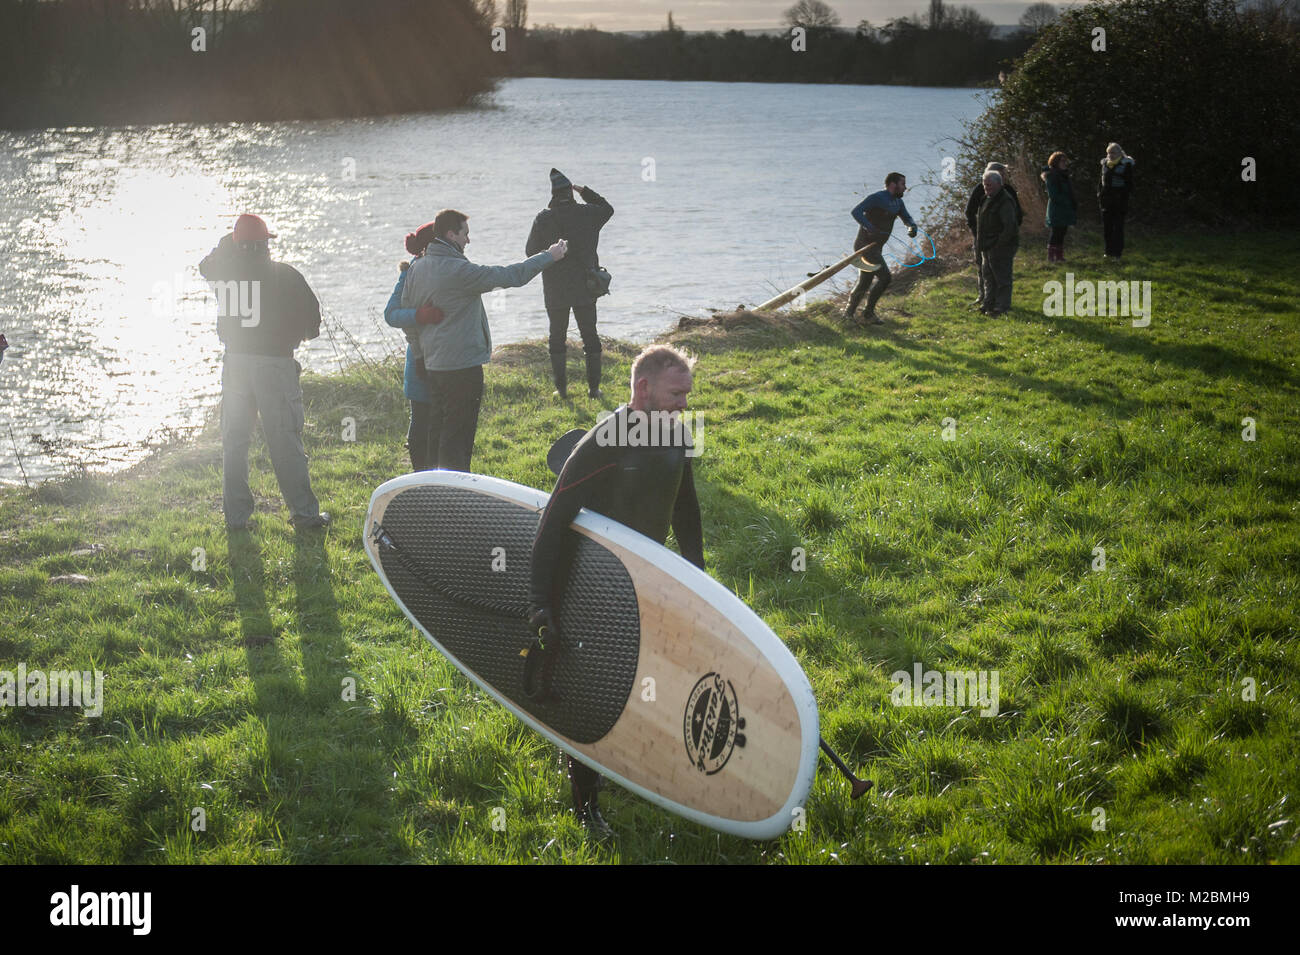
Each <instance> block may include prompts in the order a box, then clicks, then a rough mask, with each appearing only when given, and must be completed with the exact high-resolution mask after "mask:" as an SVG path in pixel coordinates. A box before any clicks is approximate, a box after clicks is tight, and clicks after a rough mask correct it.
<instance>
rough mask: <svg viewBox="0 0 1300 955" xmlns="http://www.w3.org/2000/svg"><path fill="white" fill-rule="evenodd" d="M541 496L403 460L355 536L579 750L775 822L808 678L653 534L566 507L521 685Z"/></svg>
mask: <svg viewBox="0 0 1300 955" xmlns="http://www.w3.org/2000/svg"><path fill="white" fill-rule="evenodd" d="M547 500H548V495H547V494H545V493H544V492H542V491H538V490H535V489H533V488H529V487H524V486H522V485H519V484H514V483H511V482H509V481H502V480H499V479H496V478H491V477H486V476H483V475H477V474H465V473H461V472H456V471H421V472H417V473H415V474H408V475H404V476H402V477H399V478H395V479H394V480H392V481H389V482H387V483H386V484H383V485H382V486H380V487H379V488H378V489H376V490H375V492H374V494H373V495H372V496H371V500H370V510H369V512H368V514H367V517H366V533H365V535H364V540H365V547H366V552H367V554H368V555H369V556H370V560H371V562H372V563H373V565H374V567H375V570H376V571H377V572H378V573H379V576H380V578H381V579H382V580H383V582H384V586H385V587H386V588H387V589H388V592H389V593H390V594H391V595H392V597H393V599H394V600H396V601H397V603H398V606H400V607H401V608H402V610H403V612H404V613H405V614H406V615H407V617H408V618H410V620H411V621H412V623H414V624H415V626H416V627H417V628H418V629H419V630H420V632H421V633H422V634H423V635H424V636H425V637H426V638H427V639H428V640H429V642H431V643H432V644H433V645H434V646H435V647H436V648H437V649H438V650H439V651H440V652H441V653H443V654H444V655H446V656H447V657H448V659H450V660H451V661H452V663H454V664H455V665H456V667H457V668H458V669H459V670H460V671H461V672H462V673H464V674H465V675H466V676H467V677H468V678H469V679H471V680H472V681H474V682H475V683H476V684H478V685H479V686H480V687H482V688H483V689H484V690H485V691H486V692H487V693H489V694H490V695H491V696H492V697H493V698H494V699H496V700H497V702H499V703H500V704H501V705H502V706H504V707H506V708H507V709H508V710H510V711H511V712H512V713H514V715H515V716H517V717H519V719H521V720H523V721H524V722H525V723H526V724H528V725H529V726H530V727H532V728H533V729H534V730H536V731H537V732H538V733H540V734H541V735H542V736H544V737H546V738H547V739H549V740H551V741H552V742H554V743H555V744H556V745H558V746H559V747H560V748H561V749H563V750H564V751H565V752H567V753H569V754H570V755H572V756H573V757H574V758H575V759H578V760H580V761H581V762H583V763H585V764H586V765H588V766H590V767H591V768H593V769H595V770H596V771H597V772H599V773H601V774H603V775H605V776H608V777H609V778H611V779H613V780H614V781H616V782H618V783H619V784H620V785H622V786H624V787H625V788H627V789H629V790H631V791H632V792H634V793H636V794H638V795H640V796H642V797H644V798H645V799H647V800H649V801H651V802H653V803H656V804H658V805H660V806H663V807H664V808H666V809H669V810H671V811H673V812H676V813H679V814H680V815H682V816H684V817H686V818H688V819H691V820H694V821H696V822H699V823H703V824H704V825H707V826H710V827H711V828H714V829H717V830H719V831H722V832H727V833H732V834H734V835H738V836H745V837H748V838H754V839H768V838H774V837H776V836H778V835H780V834H781V833H783V832H785V831H786V830H787V829H788V828H789V827H790V824H791V822H792V821H793V820H794V819H795V818H796V816H797V812H796V810H798V809H799V808H801V807H802V806H804V804H805V800H806V799H807V797H808V792H809V790H810V789H811V787H812V781H813V776H814V773H815V770H816V762H817V753H818V743H819V735H818V715H817V703H816V700H815V698H814V697H813V692H812V688H811V686H810V685H809V683H808V678H807V677H806V676H805V675H804V672H803V670H802V668H801V667H800V666H799V663H798V661H796V660H795V658H794V656H793V655H792V654H791V653H790V651H789V650H788V649H787V648H786V647H785V645H784V644H783V643H782V642H781V641H780V639H778V638H777V636H776V635H775V634H774V633H773V632H772V631H771V630H770V629H769V628H768V627H767V625H766V624H764V623H763V621H762V620H761V619H760V618H759V617H758V616H757V615H756V614H755V613H754V612H753V611H751V610H750V609H749V608H748V607H747V606H745V604H744V603H743V602H742V601H741V600H740V599H739V598H737V597H736V595H735V594H733V593H732V592H731V591H730V590H728V589H727V588H725V587H723V586H722V585H721V584H719V583H718V582H717V581H715V580H714V579H713V578H711V577H709V576H708V575H707V574H705V573H704V572H703V571H701V570H699V569H698V568H697V567H695V566H693V565H692V564H690V563H689V562H687V561H686V560H683V559H682V558H681V557H680V556H678V555H677V554H675V553H673V552H672V551H670V550H668V549H667V548H666V547H661V546H660V545H658V544H656V543H655V542H654V541H652V540H650V539H649V538H647V537H644V536H643V535H641V534H638V533H636V532H635V531H633V530H631V529H630V528H627V527H625V526H624V525H622V524H619V523H617V522H616V521H613V520H610V519H608V518H605V517H602V516H601V515H599V514H595V513H593V512H591V511H587V510H584V511H582V512H581V513H580V514H579V515H578V517H577V519H576V520H575V521H574V522H573V524H572V526H571V530H570V533H573V534H576V535H578V538H579V540H578V546H577V550H576V554H575V557H574V560H573V564H572V568H571V570H570V573H569V578H568V584H567V586H566V588H565V590H564V596H563V598H562V600H561V601H560V604H559V607H558V611H557V617H556V623H557V625H558V627H559V630H560V634H561V642H560V645H559V647H558V649H556V650H555V655H554V662H553V665H552V669H551V673H550V687H551V690H552V691H553V692H552V694H551V695H550V696H548V697H547V698H545V699H542V700H535V699H530V698H529V697H528V695H527V694H526V693H525V692H524V685H525V683H524V667H525V661H526V656H523V655H521V651H522V650H525V649H527V648H528V647H530V646H531V645H532V644H533V636H532V634H531V632H530V629H529V627H528V624H527V621H526V617H527V612H528V587H529V564H530V558H531V554H532V542H533V537H534V535H535V534H536V530H537V523H538V520H539V519H540V516H541V512H542V510H543V509H544V508H545V507H546V502H547Z"/></svg>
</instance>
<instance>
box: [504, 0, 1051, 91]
mask: <svg viewBox="0 0 1300 955" xmlns="http://www.w3.org/2000/svg"><path fill="white" fill-rule="evenodd" d="M513 2H515V3H516V4H518V2H519V0H513ZM1035 7H1037V8H1039V9H1038V10H1037V11H1036V17H1037V19H1036V20H1035V21H1034V22H1033V23H1027V24H1022V29H1020V30H1018V31H1016V32H1014V33H1012V34H1010V35H1008V36H1005V37H998V36H995V35H994V32H995V31H994V24H993V23H992V21H990V20H988V19H987V18H986V17H984V16H982V15H981V14H980V13H979V12H978V11H976V10H974V9H973V8H971V7H968V6H959V7H952V6H948V5H946V4H944V3H943V2H942V0H931V3H930V6H929V9H928V11H927V12H926V13H924V14H916V15H913V16H905V17H898V18H895V19H893V20H890V21H888V22H886V23H885V24H883V25H882V26H879V27H877V26H873V25H872V24H871V23H869V22H868V21H866V20H863V21H861V22H860V23H859V24H858V25H857V27H856V28H853V29H844V28H842V27H841V26H840V20H839V15H838V14H837V13H836V12H835V11H834V10H833V8H831V7H830V6H829V5H827V4H826V3H824V2H821V0H799V2H798V3H796V4H795V5H793V6H792V7H790V8H789V9H787V10H786V12H785V18H784V24H783V27H782V28H781V29H779V30H777V31H774V32H771V33H766V34H750V33H745V32H743V31H740V30H727V31H724V32H721V33H719V32H701V33H687V32H686V31H685V30H684V29H682V28H681V27H680V26H679V25H678V24H677V22H676V21H675V20H674V19H673V15H672V13H671V12H669V14H668V21H667V24H666V26H665V28H664V29H662V30H659V31H653V32H647V33H642V34H635V33H607V32H604V31H602V30H598V29H596V28H595V27H594V26H590V27H586V28H582V29H557V28H555V27H550V26H543V27H534V28H533V29H531V30H528V31H527V32H526V33H523V32H519V31H512V32H516V33H517V35H516V36H512V37H511V41H512V42H511V44H510V46H509V47H508V49H507V56H506V57H505V67H506V71H507V72H508V73H509V74H510V75H514V76H558V77H570V78H581V79H596V78H600V79H665V80H715V81H739V82H775V83H880V84H904V85H911V86H967V85H981V84H992V83H993V82H995V81H996V79H997V76H998V74H999V72H1001V71H1002V70H1005V69H1006V68H1008V66H1009V65H1010V63H1011V62H1012V61H1014V60H1015V59H1016V58H1018V57H1020V56H1022V55H1023V54H1024V53H1025V51H1026V50H1028V49H1029V47H1030V46H1031V45H1032V44H1033V42H1034V37H1035V33H1036V31H1037V29H1041V26H1039V25H1037V24H1038V23H1039V22H1040V21H1041V23H1043V24H1045V23H1047V22H1050V21H1051V20H1052V19H1054V16H1055V8H1053V7H1052V6H1051V5H1050V4H1036V5H1035ZM516 10H517V7H516Z"/></svg>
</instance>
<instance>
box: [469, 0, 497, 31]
mask: <svg viewBox="0 0 1300 955" xmlns="http://www.w3.org/2000/svg"><path fill="white" fill-rule="evenodd" d="M474 9H475V11H476V12H477V13H478V18H479V19H480V20H482V21H483V23H484V24H485V25H487V26H493V25H494V24H495V23H496V22H497V0H475V2H474Z"/></svg>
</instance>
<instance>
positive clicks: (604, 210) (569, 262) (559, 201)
mask: <svg viewBox="0 0 1300 955" xmlns="http://www.w3.org/2000/svg"><path fill="white" fill-rule="evenodd" d="M581 195H582V202H581V203H578V202H575V201H574V200H573V197H572V196H568V197H565V198H561V197H558V196H557V197H555V198H553V199H552V200H551V204H550V206H548V207H547V208H545V209H543V210H542V211H541V212H539V213H538V214H537V218H536V219H534V220H533V228H532V231H531V232H529V233H528V243H527V245H526V246H525V252H526V253H527V254H528V255H536V254H537V253H538V252H543V251H545V250H546V249H548V248H550V247H551V246H552V245H553V244H554V243H555V242H557V241H558V240H560V239H567V240H568V242H569V251H568V252H567V253H565V256H564V258H563V259H561V260H560V261H559V262H556V263H555V265H554V267H552V268H549V269H547V270H546V271H545V272H543V273H542V295H543V298H544V299H545V300H546V304H547V305H556V306H560V307H563V306H567V305H590V304H592V303H593V302H595V301H596V295H595V293H594V292H592V291H591V290H590V289H588V288H587V273H588V272H589V271H590V270H591V269H594V268H595V267H596V266H598V265H599V264H600V256H599V255H598V254H597V252H596V245H597V243H598V242H599V241H600V230H601V227H602V226H603V225H604V224H605V223H606V222H608V221H609V219H610V216H612V215H613V214H614V207H613V206H611V205H610V204H609V203H608V202H606V201H605V199H604V198H603V197H602V196H600V195H597V193H596V192H595V190H593V189H590V188H588V187H586V186H583V187H582V192H581Z"/></svg>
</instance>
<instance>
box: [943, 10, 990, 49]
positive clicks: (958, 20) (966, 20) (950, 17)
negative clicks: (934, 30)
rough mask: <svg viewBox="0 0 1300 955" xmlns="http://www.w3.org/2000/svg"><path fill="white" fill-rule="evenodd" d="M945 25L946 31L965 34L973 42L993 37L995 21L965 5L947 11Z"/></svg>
mask: <svg viewBox="0 0 1300 955" xmlns="http://www.w3.org/2000/svg"><path fill="white" fill-rule="evenodd" d="M943 23H944V28H945V29H947V30H956V31H957V32H958V33H964V34H966V35H967V36H968V37H970V38H971V39H973V40H987V39H988V38H989V37H991V36H992V35H993V21H992V20H990V19H989V18H988V17H986V16H984V14H982V13H980V12H979V11H978V10H976V9H975V8H974V7H971V6H966V5H965V4H963V5H962V6H960V7H952V8H950V9H949V10H947V11H946V12H945V13H944V19H943Z"/></svg>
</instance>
